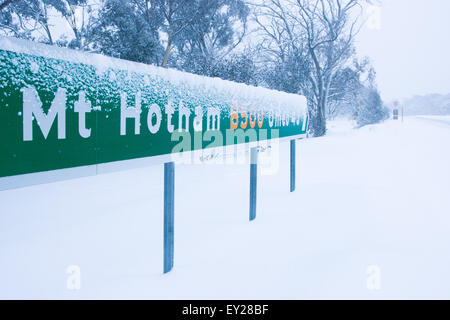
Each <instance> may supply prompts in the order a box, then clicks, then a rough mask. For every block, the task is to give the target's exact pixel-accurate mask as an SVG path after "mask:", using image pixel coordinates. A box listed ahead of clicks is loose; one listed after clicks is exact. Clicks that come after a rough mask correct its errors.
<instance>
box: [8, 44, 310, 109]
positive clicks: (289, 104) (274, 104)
mask: <svg viewBox="0 0 450 320" xmlns="http://www.w3.org/2000/svg"><path fill="white" fill-rule="evenodd" d="M0 49H3V50H7V51H13V52H17V53H24V54H29V55H35V56H41V57H45V58H52V59H58V60H65V61H68V62H73V63H81V64H85V65H91V66H93V67H95V68H96V70H97V73H98V74H99V75H100V74H104V73H106V72H108V71H110V70H125V71H128V72H129V73H136V74H140V75H144V76H145V75H150V76H152V77H157V78H161V79H163V80H165V81H169V82H170V83H173V84H174V85H179V86H181V87H184V88H190V89H194V91H197V90H200V91H205V90H208V88H212V90H213V91H214V92H216V93H218V92H220V93H221V95H222V96H228V97H230V98H232V99H233V100H234V102H235V103H238V104H241V105H248V104H251V103H252V102H253V103H254V102H255V99H256V100H258V101H264V104H263V105H261V106H258V107H261V108H263V109H265V110H267V107H270V108H271V109H272V108H276V109H278V108H280V109H283V110H285V111H290V112H295V113H298V114H302V115H305V114H306V111H307V104H306V98H305V97H304V96H301V95H297V94H291V93H286V92H282V91H277V90H271V89H266V88H262V87H255V86H250V85H246V84H243V83H236V82H232V81H228V80H222V79H220V78H210V77H205V76H200V75H196V74H191V73H187V72H182V71H178V70H174V69H167V68H162V67H157V66H153V65H147V64H143V63H137V62H132V61H127V60H122V59H117V58H112V57H107V56H104V55H101V54H96V53H88V52H81V51H77V50H72V49H66V48H60V47H57V46H49V45H46V44H42V43H36V42H32V41H29V40H23V39H17V38H10V37H4V36H0ZM197 92H198V91H197Z"/></svg>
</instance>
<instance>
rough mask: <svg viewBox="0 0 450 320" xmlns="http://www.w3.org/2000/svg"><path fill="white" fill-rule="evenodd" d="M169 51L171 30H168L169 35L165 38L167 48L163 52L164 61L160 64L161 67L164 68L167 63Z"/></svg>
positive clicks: (170, 47)
mask: <svg viewBox="0 0 450 320" xmlns="http://www.w3.org/2000/svg"><path fill="white" fill-rule="evenodd" d="M170 49H172V29H170V31H169V35H168V37H167V46H166V51H165V52H164V59H163V62H162V64H161V67H165V66H166V65H167V61H168V60H169V54H170Z"/></svg>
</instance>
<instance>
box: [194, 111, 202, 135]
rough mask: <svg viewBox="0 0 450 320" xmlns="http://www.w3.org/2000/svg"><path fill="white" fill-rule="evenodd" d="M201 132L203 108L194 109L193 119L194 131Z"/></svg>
mask: <svg viewBox="0 0 450 320" xmlns="http://www.w3.org/2000/svg"><path fill="white" fill-rule="evenodd" d="M202 130H203V108H202V107H196V108H195V118H194V131H196V132H199V131H202Z"/></svg>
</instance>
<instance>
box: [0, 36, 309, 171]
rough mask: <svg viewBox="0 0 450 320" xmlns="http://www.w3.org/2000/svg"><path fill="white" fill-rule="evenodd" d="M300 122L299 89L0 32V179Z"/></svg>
mask: <svg viewBox="0 0 450 320" xmlns="http://www.w3.org/2000/svg"><path fill="white" fill-rule="evenodd" d="M307 121H308V117H307V109H306V100H305V98H304V97H302V96H299V95H293V94H287V93H282V92H279V91H273V90H268V89H264V88H258V87H252V86H247V85H244V84H237V83H233V82H230V81H224V80H220V79H216V78H207V77H201V76H197V75H192V74H187V73H183V72H179V71H175V70H169V69H164V68H158V67H154V66H149V65H145V64H139V63H133V62H129V61H124V60H119V59H114V58H109V57H105V56H101V55H97V54H87V53H82V52H78V51H75V50H69V49H61V48H57V47H52V46H47V45H42V44H37V43H34V42H31V41H26V40H18V39H13V38H7V37H0V178H1V177H10V176H15V175H21V174H27V173H35V172H42V171H49V170H56V169H64V168H74V167H79V166H88V165H96V164H103V163H109V162H114V161H122V160H129V159H137V158H146V157H155V156H159V155H168V154H171V153H174V152H182V151H191V150H198V149H203V148H211V147H217V146H220V145H230V144H236V143H246V142H249V141H259V140H266V139H271V138H275V137H277V138H278V137H280V138H283V137H291V136H297V135H302V134H305V132H306V128H307ZM273 130H275V131H277V133H278V135H276V136H275V135H273V134H272V133H273V132H275V131H273Z"/></svg>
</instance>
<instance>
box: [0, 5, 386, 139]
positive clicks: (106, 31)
mask: <svg viewBox="0 0 450 320" xmlns="http://www.w3.org/2000/svg"><path fill="white" fill-rule="evenodd" d="M368 3H369V0H0V34H1V35H6V36H13V37H18V38H25V39H30V40H34V41H39V42H43V43H47V44H50V45H57V46H61V47H68V48H72V49H77V50H83V51H90V52H97V53H101V54H105V55H109V56H113V57H117V58H121V59H127V60H132V61H137V62H142V63H147V64H153V65H158V66H161V67H168V68H176V69H179V70H182V71H187V72H192V73H196V74H200V75H205V76H211V77H220V78H222V79H226V80H231V81H236V82H242V83H246V84H250V85H255V86H264V87H267V88H271V89H277V90H281V91H286V92H290V93H298V94H302V95H305V96H306V97H307V100H308V108H309V115H310V120H311V121H310V127H309V132H310V134H311V135H313V136H322V135H324V134H325V133H326V120H327V119H333V118H334V117H336V116H348V117H352V118H353V119H354V120H356V123H357V124H358V125H359V126H362V125H366V124H370V123H375V122H379V121H381V120H383V119H385V118H386V117H387V111H386V109H385V108H383V102H382V101H381V98H380V95H379V93H378V90H377V86H376V79H375V78H376V77H375V76H376V72H375V70H374V69H373V67H372V66H371V64H370V61H369V60H368V59H367V58H363V57H357V56H356V53H355V48H354V40H355V36H356V35H357V33H358V31H359V30H360V28H361V26H362V25H363V23H364V21H363V19H362V12H363V10H364V8H365V6H366V5H367V4H368ZM63 27H64V28H66V29H67V31H66V32H61V29H62V28H63Z"/></svg>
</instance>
